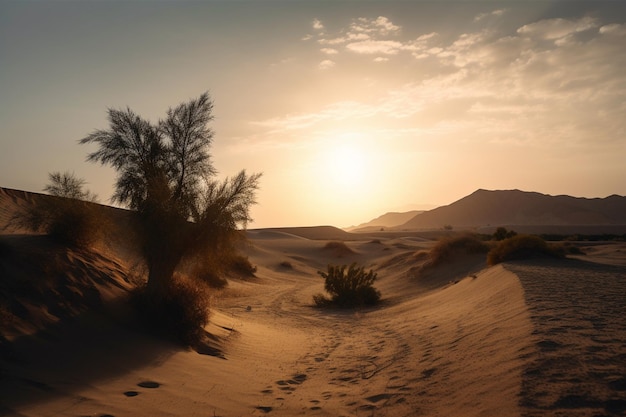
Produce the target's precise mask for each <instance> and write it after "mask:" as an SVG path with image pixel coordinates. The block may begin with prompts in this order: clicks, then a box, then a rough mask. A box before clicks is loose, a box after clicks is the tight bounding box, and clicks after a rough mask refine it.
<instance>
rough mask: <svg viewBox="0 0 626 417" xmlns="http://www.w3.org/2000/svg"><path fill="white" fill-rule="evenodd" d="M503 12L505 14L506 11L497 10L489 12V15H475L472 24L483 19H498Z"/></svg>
mask: <svg viewBox="0 0 626 417" xmlns="http://www.w3.org/2000/svg"><path fill="white" fill-rule="evenodd" d="M505 12H506V9H497V10H494V11H492V12H489V13H480V14H478V15H476V17H474V22H480V21H481V20H483V19H485V18H487V17H490V16H496V17H500V16H502V15H503V14H504V13H505Z"/></svg>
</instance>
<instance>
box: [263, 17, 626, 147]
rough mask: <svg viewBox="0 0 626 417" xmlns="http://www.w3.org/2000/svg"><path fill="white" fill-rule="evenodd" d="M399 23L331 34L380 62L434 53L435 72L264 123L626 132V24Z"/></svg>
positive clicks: (602, 134)
mask: <svg viewBox="0 0 626 417" xmlns="http://www.w3.org/2000/svg"><path fill="white" fill-rule="evenodd" d="M501 13H504V11H494V12H492V13H490V14H489V15H490V16H491V15H496V16H497V15H499V14H501ZM484 18H486V16H485V17H484ZM401 31H402V28H400V26H398V25H396V24H394V23H393V22H391V21H389V19H381V18H378V19H374V20H367V19H356V20H355V21H353V22H352V24H351V25H350V26H349V27H348V29H347V30H345V31H343V32H342V33H341V36H340V37H328V38H325V39H326V40H325V42H327V43H331V42H336V43H335V46H334V47H333V48H331V49H333V50H334V51H337V54H341V53H351V54H355V55H373V56H374V57H375V58H374V59H372V61H375V62H378V63H380V62H386V61H388V60H393V59H397V57H398V56H399V55H400V54H403V55H404V56H405V58H411V56H412V57H414V58H416V59H424V58H429V59H430V61H429V65H432V67H431V72H430V73H431V74H436V75H430V76H422V77H421V78H419V77H418V78H416V79H414V80H412V81H404V82H402V83H401V84H398V85H396V86H395V87H393V88H390V89H388V90H387V92H386V93H385V94H382V95H379V96H378V97H377V98H376V99H374V100H365V99H364V100H362V101H342V102H338V103H330V104H328V105H327V106H323V107H321V108H320V109H319V110H318V111H315V112H310V113H302V114H289V115H284V116H282V117H276V118H273V119H271V120H267V121H264V122H260V123H258V125H259V126H264V127H266V128H268V129H271V130H272V131H274V132H276V131H287V130H297V129H310V128H316V127H317V126H322V125H324V126H327V125H328V124H329V123H330V124H332V123H339V122H341V123H345V121H348V120H349V121H352V122H353V123H361V122H360V121H362V120H363V119H368V118H374V117H376V118H378V119H377V120H381V119H380V118H383V119H382V120H388V121H389V123H391V124H393V123H395V122H394V121H401V120H406V121H411V122H410V123H412V124H413V125H414V126H415V128H417V129H420V128H425V126H436V125H445V126H448V127H447V129H446V132H449V131H450V130H451V129H458V134H459V135H460V136H462V137H465V138H471V137H476V138H478V137H479V136H480V135H486V136H489V137H490V138H491V139H490V140H493V141H500V142H503V141H506V142H507V143H528V142H529V141H533V142H534V143H537V144H539V143H544V142H545V141H556V142H559V143H563V144H564V146H574V144H575V143H577V141H582V140H584V138H588V137H596V136H597V137H599V138H603V139H602V140H604V141H605V142H606V141H612V140H613V141H617V140H619V138H623V135H624V134H626V120H625V119H624V117H623V112H624V111H625V110H626V104H625V103H626V100H625V99H624V97H626V72H625V71H623V69H624V68H626V50H625V49H624V47H623V45H625V44H626V25H624V24H613V23H612V24H606V25H603V24H602V23H601V22H600V21H599V20H597V19H593V18H588V17H581V18H579V19H545V20H539V21H536V22H531V23H528V24H526V25H523V26H520V27H519V28H518V29H517V30H514V31H513V32H512V33H513V34H511V31H508V32H507V33H498V32H497V31H496V30H495V29H490V30H487V29H478V30H477V31H474V32H468V33H463V34H459V35H458V36H457V37H456V38H455V39H453V40H452V41H450V42H448V43H447V44H446V43H443V42H442V37H440V36H438V35H437V34H436V33H427V34H422V35H420V36H418V37H417V38H414V39H403V38H402V37H401V36H398V34H399V33H400V32H401ZM582 33H584V36H578V34H582ZM383 34H384V35H383ZM392 37H393V39H392ZM350 38H352V39H353V40H352V41H349V39H350ZM356 38H363V39H360V40H354V39H356ZM320 40H321V39H318V41H320ZM321 43H323V42H321ZM327 61H329V60H327ZM322 62H326V61H322ZM330 62H332V61H330ZM330 62H328V63H327V64H324V65H321V64H320V68H322V67H330V66H331V65H333V64H334V62H333V64H331V63H330ZM620 113H622V116H620ZM403 123H404V122H403ZM486 136H485V137H486ZM468 140H469V139H468ZM599 140H600V139H599Z"/></svg>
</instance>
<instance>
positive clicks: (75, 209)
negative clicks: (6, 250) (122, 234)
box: [11, 172, 110, 247]
mask: <svg viewBox="0 0 626 417" xmlns="http://www.w3.org/2000/svg"><path fill="white" fill-rule="evenodd" d="M49 177H50V182H49V183H48V184H47V185H46V186H45V187H44V190H45V191H48V192H49V193H50V196H49V197H43V198H40V199H37V200H36V201H35V202H34V203H33V204H32V205H30V206H29V207H28V208H27V209H26V210H24V211H21V212H19V213H17V214H16V215H15V216H13V218H12V219H11V223H12V224H13V225H15V226H18V227H21V228H25V229H28V230H31V231H34V232H43V233H46V234H48V235H50V236H51V237H53V238H54V239H55V240H57V241H58V242H61V243H64V244H67V245H70V246H76V247H83V246H89V245H92V244H93V243H95V242H97V241H98V240H100V239H102V237H103V236H104V234H105V232H106V230H107V229H108V228H109V227H110V221H109V219H108V217H107V216H106V213H105V212H104V210H102V208H101V207H100V206H98V205H97V204H95V201H96V200H97V197H96V195H95V194H92V193H91V192H89V191H86V190H84V189H83V186H84V184H85V181H84V180H82V179H80V178H76V177H75V176H74V174H70V173H64V174H61V173H58V172H53V173H51V174H49Z"/></svg>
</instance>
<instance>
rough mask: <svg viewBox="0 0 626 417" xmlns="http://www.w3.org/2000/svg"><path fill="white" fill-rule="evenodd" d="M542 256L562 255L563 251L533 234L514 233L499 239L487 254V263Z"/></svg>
mask: <svg viewBox="0 0 626 417" xmlns="http://www.w3.org/2000/svg"><path fill="white" fill-rule="evenodd" d="M542 256H549V257H563V256H564V252H563V251H562V250H559V249H558V248H557V247H555V246H552V245H549V244H548V242H546V241H545V240H543V239H542V238H540V237H539V236H533V235H516V236H513V237H510V238H508V239H504V240H501V241H500V242H498V244H497V245H496V246H495V247H494V248H493V249H492V250H491V251H489V253H488V254H487V263H488V264H489V265H495V264H499V263H500V262H504V261H511V260H516V259H528V258H536V257H542Z"/></svg>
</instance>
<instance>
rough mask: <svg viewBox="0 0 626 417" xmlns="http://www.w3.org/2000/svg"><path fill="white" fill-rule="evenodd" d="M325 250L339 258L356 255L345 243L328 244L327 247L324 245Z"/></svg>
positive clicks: (332, 242) (334, 242)
mask: <svg viewBox="0 0 626 417" xmlns="http://www.w3.org/2000/svg"><path fill="white" fill-rule="evenodd" d="M324 250H326V251H329V252H331V253H332V254H333V255H334V256H336V257H338V258H341V257H343V256H349V255H354V254H355V252H354V251H353V250H352V249H350V248H349V247H348V245H346V244H345V242H341V241H337V240H335V241H331V242H328V243H326V245H324Z"/></svg>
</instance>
